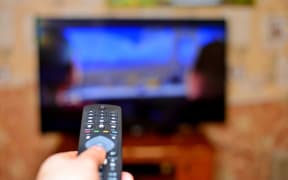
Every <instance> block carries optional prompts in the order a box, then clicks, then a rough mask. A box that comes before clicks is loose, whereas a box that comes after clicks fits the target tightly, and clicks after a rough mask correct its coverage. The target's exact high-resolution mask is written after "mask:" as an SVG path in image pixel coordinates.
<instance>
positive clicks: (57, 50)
mask: <svg viewBox="0 0 288 180" xmlns="http://www.w3.org/2000/svg"><path fill="white" fill-rule="evenodd" d="M36 34H37V44H38V57H39V90H40V93H39V94H40V103H39V104H40V112H41V116H40V119H41V130H42V132H47V131H63V132H64V131H66V132H77V133H78V132H79V128H80V121H81V111H82V107H83V106H84V105H86V104H92V103H104V104H105V103H106V104H115V105H120V106H121V107H122V111H123V128H124V131H123V133H124V134H130V133H134V134H135V133H136V134H137V133H138V134H141V133H143V132H154V133H155V132H156V133H170V132H175V131H176V130H177V128H178V127H179V126H181V125H183V124H185V125H188V126H191V127H197V125H199V124H201V123H205V122H208V121H214V122H224V120H225V94H226V93H225V83H226V65H225V64H226V63H225V62H226V60H225V58H226V53H225V52H226V41H227V32H226V24H225V21H224V20H196V19H83V18H82V19H51V18H38V19H37V23H36Z"/></svg>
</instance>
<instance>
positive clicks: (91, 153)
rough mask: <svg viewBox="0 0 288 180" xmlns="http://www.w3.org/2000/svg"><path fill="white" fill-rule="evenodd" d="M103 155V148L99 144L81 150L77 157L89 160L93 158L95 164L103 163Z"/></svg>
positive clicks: (104, 154) (104, 153) (104, 155)
mask: <svg viewBox="0 0 288 180" xmlns="http://www.w3.org/2000/svg"><path fill="white" fill-rule="evenodd" d="M105 157H106V152H105V150H104V149H103V148H102V147H99V146H93V147H91V148H88V149H87V150H86V151H84V152H82V153H81V154H80V155H79V159H82V160H90V161H91V160H93V161H95V163H97V165H101V164H103V162H104V159H105Z"/></svg>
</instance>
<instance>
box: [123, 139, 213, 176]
mask: <svg viewBox="0 0 288 180" xmlns="http://www.w3.org/2000/svg"><path fill="white" fill-rule="evenodd" d="M123 139H124V143H123V160H124V163H129V164H145V163H147V164H149V163H154V164H155V163H159V164H162V163H170V164H172V165H173V167H174V171H175V172H174V179H175V180H212V179H213V164H214V163H213V162H214V160H213V159H214V153H213V148H212V147H211V145H209V143H208V142H207V141H206V139H205V138H204V137H203V136H201V135H171V136H156V135H148V136H143V137H129V136H126V137H124V138H123Z"/></svg>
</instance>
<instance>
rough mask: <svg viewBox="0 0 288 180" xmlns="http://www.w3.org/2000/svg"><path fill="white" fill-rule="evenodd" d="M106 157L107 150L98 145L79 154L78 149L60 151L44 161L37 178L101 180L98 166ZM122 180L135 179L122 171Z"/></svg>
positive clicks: (48, 179)
mask: <svg viewBox="0 0 288 180" xmlns="http://www.w3.org/2000/svg"><path fill="white" fill-rule="evenodd" d="M105 157H106V153H105V150H104V149H103V148H101V147H96V146H95V147H91V148H89V149H88V150H86V151H84V152H82V153H81V154H80V155H79V156H78V155H77V151H70V152H64V153H58V154H55V155H52V156H50V157H49V158H48V159H47V160H46V161H44V163H43V164H42V166H41V167H40V170H39V172H38V175H37V178H36V180H68V179H69V180H83V179H85V180H100V179H99V173H98V168H99V166H100V165H101V164H103V162H104V159H105ZM122 180H133V177H132V175H131V174H129V173H127V172H122Z"/></svg>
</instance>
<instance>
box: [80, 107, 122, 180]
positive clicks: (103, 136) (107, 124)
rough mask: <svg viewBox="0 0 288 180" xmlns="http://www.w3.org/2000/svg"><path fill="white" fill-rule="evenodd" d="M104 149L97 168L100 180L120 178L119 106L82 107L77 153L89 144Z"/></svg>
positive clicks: (120, 118)
mask: <svg viewBox="0 0 288 180" xmlns="http://www.w3.org/2000/svg"><path fill="white" fill-rule="evenodd" d="M94 145H96V146H101V147H103V148H104V149H105V151H106V154H107V155H106V159H105V162H104V164H103V165H102V166H101V167H100V168H99V174H100V179H101V180H121V172H122V113H121V108H120V107H119V106H115V105H108V104H93V105H87V106H85V107H84V108H83V114H82V122H81V130H80V137H79V146H78V153H79V154H80V153H81V152H83V151H85V150H86V149H87V148H89V147H91V146H94Z"/></svg>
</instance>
